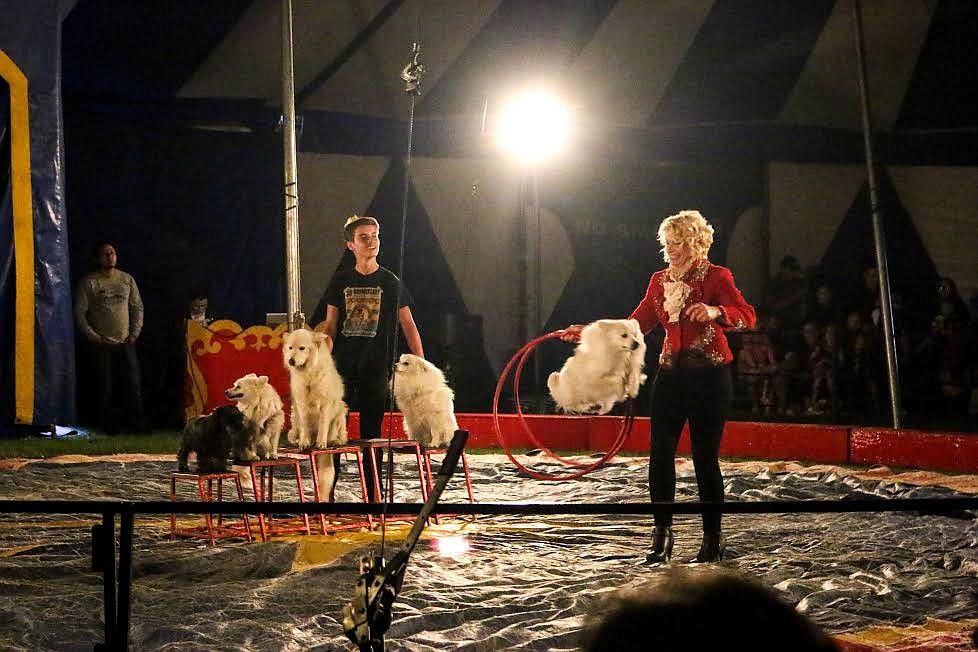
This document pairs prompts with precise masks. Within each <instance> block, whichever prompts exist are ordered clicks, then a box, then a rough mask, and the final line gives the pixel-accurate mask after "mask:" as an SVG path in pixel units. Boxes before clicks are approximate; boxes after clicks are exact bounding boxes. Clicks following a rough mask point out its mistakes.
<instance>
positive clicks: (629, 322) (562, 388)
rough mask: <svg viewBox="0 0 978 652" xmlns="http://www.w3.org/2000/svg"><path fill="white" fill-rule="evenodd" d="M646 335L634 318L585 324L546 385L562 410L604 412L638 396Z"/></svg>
mask: <svg viewBox="0 0 978 652" xmlns="http://www.w3.org/2000/svg"><path fill="white" fill-rule="evenodd" d="M645 349H646V346H645V336H644V335H642V331H641V329H640V328H639V325H638V322H637V321H636V320H634V319H599V320H597V321H595V322H592V323H590V324H588V325H587V326H585V327H584V329H583V330H582V331H581V340H580V342H579V343H578V344H577V348H576V349H574V355H572V356H571V357H570V358H568V359H567V361H566V362H565V363H564V366H563V367H562V368H561V370H560V371H555V372H553V373H552V374H550V377H549V378H548V379H547V387H548V388H549V389H550V395H551V396H552V397H553V399H554V401H555V402H556V403H557V407H558V408H560V409H561V410H563V411H564V412H571V413H593V414H607V413H608V412H610V411H611V408H613V407H614V406H615V404H616V403H620V402H622V401H625V400H627V399H629V398H635V397H636V396H638V390H639V389H640V388H641V386H642V383H644V382H645V374H644V373H642V369H644V368H645Z"/></svg>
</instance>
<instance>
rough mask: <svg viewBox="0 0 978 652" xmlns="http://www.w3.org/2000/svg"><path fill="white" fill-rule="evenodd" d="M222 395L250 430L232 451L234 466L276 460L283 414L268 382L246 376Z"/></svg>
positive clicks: (257, 377) (249, 375)
mask: <svg viewBox="0 0 978 652" xmlns="http://www.w3.org/2000/svg"><path fill="white" fill-rule="evenodd" d="M224 395H225V396H226V397H228V398H229V399H230V400H232V401H235V402H236V403H235V405H236V406H237V408H238V410H239V411H240V412H241V414H243V415H244V420H245V423H246V424H248V425H250V426H251V431H250V433H251V436H250V438H249V440H248V441H246V442H244V443H243V445H242V446H240V447H235V451H234V455H235V460H234V461H235V462H254V461H255V460H274V459H278V441H279V437H281V435H282V427H283V426H284V425H285V411H284V410H283V409H282V399H281V398H280V397H279V395H278V392H277V391H275V388H274V387H272V385H271V383H269V382H268V376H257V375H255V374H248V375H246V376H242V377H241V378H238V379H237V380H236V381H234V385H232V386H231V387H229V388H228V389H226V390H224Z"/></svg>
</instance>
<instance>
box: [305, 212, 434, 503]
mask: <svg viewBox="0 0 978 652" xmlns="http://www.w3.org/2000/svg"><path fill="white" fill-rule="evenodd" d="M343 236H344V238H345V240H346V248H347V249H349V250H350V251H352V252H353V256H354V257H355V258H356V264H355V265H354V266H353V267H347V268H341V269H339V270H337V272H336V274H334V275H333V278H332V280H331V281H330V283H329V286H328V288H327V290H326V319H325V320H324V321H323V322H322V323H321V324H320V325H319V326H317V330H322V331H323V332H325V333H326V334H327V335H329V336H330V337H331V338H332V340H333V357H334V359H335V360H336V367H337V369H338V370H339V372H340V375H341V376H343V382H344V384H345V385H346V402H347V405H349V407H350V410H353V411H359V412H360V438H361V439H373V438H378V437H380V436H381V422H382V421H383V418H384V412H385V411H386V409H387V406H388V403H389V400H390V394H389V392H390V385H389V383H390V372H391V368H392V365H393V362H394V360H393V354H394V343H395V342H396V339H395V338H396V337H397V335H398V329H397V327H398V325H400V328H401V331H402V332H403V333H404V337H405V340H406V341H407V346H408V349H410V352H411V353H413V354H415V355H417V356H421V357H424V349H423V347H422V345H421V334H420V333H419V332H418V327H417V325H416V324H415V323H414V316H413V315H412V314H411V304H412V300H411V295H410V294H408V291H407V289H406V288H404V287H403V286H402V285H401V281H400V279H398V278H397V276H396V275H395V274H394V273H393V272H391V271H390V270H388V269H386V268H385V267H382V266H381V265H380V264H379V263H378V262H377V254H378V253H380V224H379V223H378V222H377V220H376V219H375V218H373V217H366V216H363V217H361V216H359V215H353V216H352V217H350V218H349V219H348V220H347V221H346V224H345V225H344V226H343ZM395 316H396V319H395ZM382 461H383V450H380V449H377V450H375V451H374V455H373V456H371V455H367V456H366V458H365V459H364V467H365V470H366V473H367V478H365V480H366V484H367V495H368V497H369V499H370V501H371V502H375V501H376V500H377V499H378V496H375V492H374V483H373V477H374V474H375V473H376V474H377V478H378V480H379V484H380V486H381V488H383V486H384V481H383V464H382ZM375 468H376V471H375V470H374V469H375Z"/></svg>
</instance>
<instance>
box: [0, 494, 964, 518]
mask: <svg viewBox="0 0 978 652" xmlns="http://www.w3.org/2000/svg"><path fill="white" fill-rule="evenodd" d="M422 507H423V505H422V504H421V503H388V505H387V511H388V512H390V513H395V514H419V513H420V512H421V509H422ZM382 509H383V505H381V504H380V503H354V502H337V503H312V502H302V503H300V502H267V503H254V502H244V503H240V502H225V503H223V504H222V503H208V502H191V501H187V502H170V501H146V502H138V503H134V502H125V501H81V500H79V501H71V500H24V501H20V500H0V514H3V513H18V512H30V513H35V514H84V513H98V512H105V513H107V514H170V513H171V512H173V513H179V514H204V513H207V512H212V513H215V514H258V513H265V514H268V513H270V512H277V513H289V514H320V513H323V514H379V513H380V512H381V510H382ZM976 509H978V496H973V497H952V498H855V499H842V500H783V501H782V500H776V501H757V502H724V503H704V502H699V501H684V502H677V503H649V502H640V503H638V502H636V503H552V502H548V503H542V502H540V503H475V504H472V503H468V502H464V503H443V502H440V501H439V504H438V505H437V506H436V507H434V508H433V509H432V514H489V515H513V516H520V515H531V516H532V515H535V514H537V515H552V514H611V515H622V514H652V513H654V512H661V513H671V514H700V513H702V512H723V513H727V514H787V513H810V514H814V513H823V512H826V513H849V512H914V511H920V512H927V513H933V514H939V513H948V512H955V511H961V510H976Z"/></svg>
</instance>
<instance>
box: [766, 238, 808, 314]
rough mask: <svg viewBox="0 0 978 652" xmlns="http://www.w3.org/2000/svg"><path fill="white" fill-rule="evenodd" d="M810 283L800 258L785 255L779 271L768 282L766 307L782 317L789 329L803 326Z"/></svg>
mask: <svg viewBox="0 0 978 652" xmlns="http://www.w3.org/2000/svg"><path fill="white" fill-rule="evenodd" d="M807 295H808V284H807V283H806V281H805V275H804V273H803V272H802V269H801V265H800V264H799V263H798V259H797V258H795V257H794V256H785V257H784V258H782V259H781V263H780V265H778V272H777V274H775V275H774V276H772V277H771V278H770V279H769V280H768V283H767V290H766V292H765V293H764V309H765V310H766V311H768V312H771V313H774V314H776V315H778V316H779V317H780V318H781V323H782V326H783V327H784V328H785V329H787V330H796V329H799V328H801V324H802V322H803V321H804V320H805V308H806V304H805V299H806V297H807Z"/></svg>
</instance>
